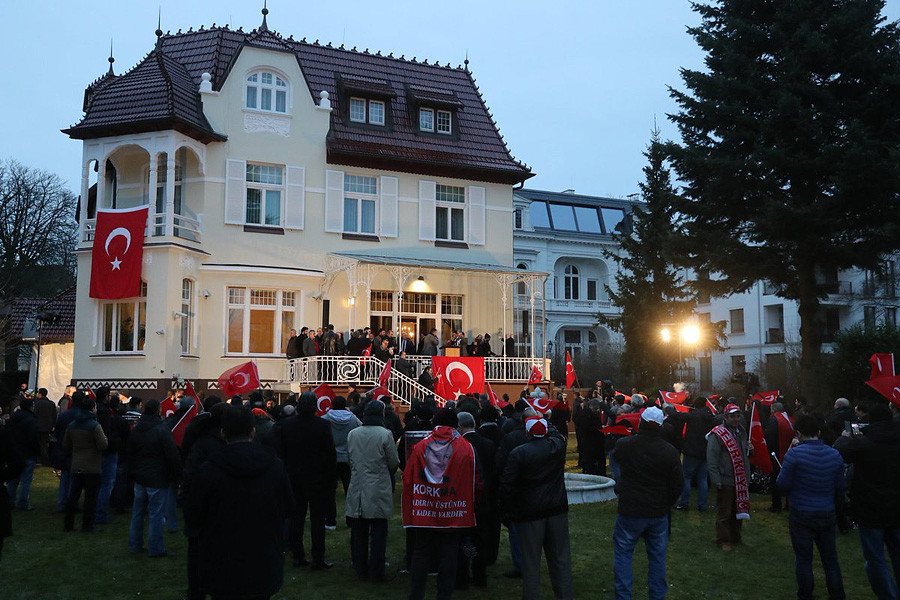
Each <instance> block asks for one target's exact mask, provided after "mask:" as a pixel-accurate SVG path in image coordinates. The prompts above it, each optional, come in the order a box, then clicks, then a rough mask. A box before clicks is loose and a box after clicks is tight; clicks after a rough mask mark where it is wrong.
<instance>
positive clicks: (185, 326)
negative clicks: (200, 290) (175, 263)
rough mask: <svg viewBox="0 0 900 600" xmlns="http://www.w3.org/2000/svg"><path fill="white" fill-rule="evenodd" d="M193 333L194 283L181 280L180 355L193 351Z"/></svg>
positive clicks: (188, 280)
mask: <svg viewBox="0 0 900 600" xmlns="http://www.w3.org/2000/svg"><path fill="white" fill-rule="evenodd" d="M193 332H194V282H193V281H191V280H190V279H182V280H181V354H183V355H184V354H190V353H191V350H193V339H192V337H193Z"/></svg>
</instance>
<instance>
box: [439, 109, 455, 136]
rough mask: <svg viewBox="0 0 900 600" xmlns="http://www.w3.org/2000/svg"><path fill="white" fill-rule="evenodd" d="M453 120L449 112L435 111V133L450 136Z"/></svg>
mask: <svg viewBox="0 0 900 600" xmlns="http://www.w3.org/2000/svg"><path fill="white" fill-rule="evenodd" d="M452 123H453V118H452V116H451V115H450V111H449V110H439V111H437V132H438V133H445V134H450V133H451V132H452V129H453V126H452Z"/></svg>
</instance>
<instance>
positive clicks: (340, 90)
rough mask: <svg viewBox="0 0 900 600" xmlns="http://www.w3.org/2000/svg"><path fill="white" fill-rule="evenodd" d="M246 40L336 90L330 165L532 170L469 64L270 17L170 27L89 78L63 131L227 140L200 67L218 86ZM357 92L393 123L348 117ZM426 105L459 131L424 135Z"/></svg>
mask: <svg viewBox="0 0 900 600" xmlns="http://www.w3.org/2000/svg"><path fill="white" fill-rule="evenodd" d="M244 46H250V47H256V48H263V49H267V50H274V51H279V52H288V53H291V54H293V55H294V56H295V57H296V59H297V62H298V64H299V66H300V68H301V70H302V72H303V74H304V75H305V77H306V83H307V86H308V88H309V93H310V95H311V97H312V100H313V101H317V100H318V99H319V94H320V92H321V91H322V90H325V91H327V92H328V93H329V95H330V100H331V102H332V107H333V110H332V113H331V127H330V131H329V134H328V138H327V140H326V144H327V152H328V162H329V163H332V164H347V165H355V166H367V167H373V168H386V169H393V170H402V171H406V172H411V173H421V174H436V175H447V176H460V177H464V178H471V179H478V180H484V181H497V182H503V183H517V182H521V181H524V180H525V179H527V178H529V177H531V176H532V175H533V174H532V172H531V170H530V169H529V168H528V167H527V166H526V165H525V164H524V163H521V162H519V161H518V160H516V159H515V158H514V157H513V156H512V155H511V153H510V151H509V149H508V148H507V146H506V143H505V141H504V140H503V136H502V135H500V131H499V129H498V128H497V124H496V123H495V122H494V119H493V116H492V115H491V113H490V112H489V110H488V109H487V107H486V106H485V103H484V100H483V99H482V97H481V93H480V91H479V89H478V86H477V85H476V83H475V80H474V78H473V77H472V74H471V73H470V72H469V70H468V64H466V66H465V67H462V66H459V67H451V66H450V65H449V64H448V65H440V64H437V63H429V62H428V61H427V60H424V61H417V60H416V59H415V58H413V59H411V60H408V59H406V58H404V57H402V56H401V57H399V58H397V57H394V56H393V54H389V55H382V54H381V52H375V53H372V52H369V51H368V49H366V50H365V51H357V50H356V48H353V49H346V48H344V47H343V46H341V47H335V46H332V45H331V44H325V45H323V44H320V43H319V42H318V40H316V41H315V42H312V43H310V42H307V41H306V40H305V39H303V40H299V41H298V40H294V39H293V37H289V38H283V37H281V36H280V35H279V34H278V33H276V32H274V31H270V30H269V29H268V27H267V26H266V24H265V21H264V22H263V25H262V26H260V27H259V28H257V29H255V30H253V31H252V32H250V33H246V32H244V31H242V30H241V29H238V30H236V31H235V30H231V29H228V28H227V27H215V26H213V27H212V28H210V29H202V28H201V29H200V30H199V31H187V32H184V33H182V32H181V31H178V32H177V33H175V34H166V35H163V36H162V37H160V38H159V40H158V44H157V47H156V48H155V49H154V50H153V51H152V52H151V53H150V54H148V55H147V57H145V58H144V60H142V61H141V62H140V63H139V64H138V65H137V66H136V67H135V68H134V69H132V70H131V71H129V72H128V73H125V74H123V75H119V76H111V75H105V76H104V77H102V78H100V79H98V80H97V81H96V82H94V83H93V84H91V87H89V88H88V90H87V91H86V92H85V115H84V118H83V119H82V121H81V122H80V123H78V124H77V125H74V126H72V127H71V128H69V129H66V130H64V132H65V133H68V134H69V135H71V136H72V137H75V138H91V137H101V136H104V135H115V134H119V133H124V132H126V131H135V132H138V131H146V130H148V128H150V127H157V126H158V125H172V126H176V125H177V126H179V127H180V128H181V130H182V131H184V132H185V133H187V134H189V135H192V136H193V137H195V138H197V139H200V140H201V141H204V142H209V141H214V140H222V139H225V136H224V134H225V133H227V132H214V131H213V130H212V128H211V126H210V125H209V123H208V122H207V120H206V118H205V117H204V116H203V110H202V102H201V98H200V94H199V85H200V81H201V75H202V74H203V73H209V74H210V75H211V78H212V79H211V82H212V86H213V89H214V90H219V89H221V87H222V85H223V83H224V81H225V79H226V78H227V77H228V74H229V72H230V70H231V68H232V66H233V65H234V63H235V61H236V59H237V56H238V54H239V53H240V50H241V49H242V48H243V47H244ZM466 62H467V63H468V61H466ZM351 93H352V94H354V95H363V96H366V95H369V96H370V97H372V98H379V99H386V100H387V101H388V107H389V110H388V114H387V118H386V124H385V125H384V126H369V125H360V124H358V123H351V122H350V121H349V119H348V118H347V115H346V111H347V110H348V109H347V107H348V98H347V96H349V95H350V94H351ZM420 105H424V106H434V107H437V108H447V109H450V110H453V111H454V123H453V125H454V133H453V135H449V136H445V135H438V134H423V133H420V132H419V128H418V111H417V107H418V106H420ZM157 128H158V127H157Z"/></svg>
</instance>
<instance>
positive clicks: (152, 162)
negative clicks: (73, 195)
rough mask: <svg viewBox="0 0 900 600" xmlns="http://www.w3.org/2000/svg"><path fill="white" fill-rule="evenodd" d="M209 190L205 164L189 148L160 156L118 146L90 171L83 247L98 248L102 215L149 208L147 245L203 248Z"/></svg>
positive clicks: (91, 163)
mask: <svg viewBox="0 0 900 600" xmlns="http://www.w3.org/2000/svg"><path fill="white" fill-rule="evenodd" d="M170 156H171V158H170ZM203 186H204V184H203V169H202V164H201V162H200V159H199V157H198V156H197V154H195V153H194V152H193V151H192V150H191V149H190V148H188V147H186V146H182V147H181V148H178V149H177V150H174V151H173V152H171V153H170V152H158V153H155V155H151V153H149V152H148V151H147V150H145V149H144V148H143V147H140V146H137V145H123V146H118V147H117V148H116V149H115V150H114V151H112V152H111V153H110V154H108V155H107V156H106V157H105V158H104V159H102V160H90V161H89V162H88V163H87V164H86V165H85V167H84V172H83V176H82V196H81V197H82V198H83V199H84V198H86V199H87V201H86V202H81V204H80V206H79V224H80V233H79V246H80V247H90V246H91V245H93V242H94V232H95V230H96V226H97V210H98V209H129V208H138V207H142V206H146V207H147V208H148V215H147V227H146V229H145V235H146V241H145V244H153V243H162V242H170V243H178V244H181V245H186V246H189V247H199V246H200V244H201V238H202V235H203V195H204V189H203Z"/></svg>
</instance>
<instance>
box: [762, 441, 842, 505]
mask: <svg viewBox="0 0 900 600" xmlns="http://www.w3.org/2000/svg"><path fill="white" fill-rule="evenodd" d="M777 483H778V487H779V488H781V489H782V490H784V491H785V492H787V493H788V494H789V495H790V499H791V510H799V511H801V512H831V511H833V510H834V498H835V497H836V496H837V495H839V494H841V493H842V492H843V491H844V461H843V460H841V455H840V454H839V453H838V451H837V450H835V449H834V448H832V447H831V446H826V445H825V444H823V443H822V440H807V441H805V442H800V444H799V445H798V446H794V447H793V448H791V449H790V450H788V451H787V454H785V455H784V463H783V464H782V465H781V472H780V473H779V474H778V480H777Z"/></svg>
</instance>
